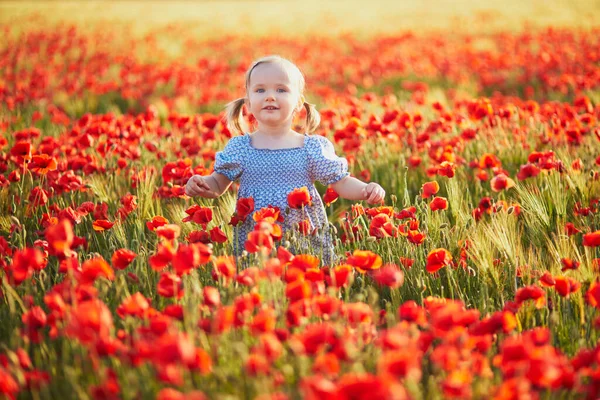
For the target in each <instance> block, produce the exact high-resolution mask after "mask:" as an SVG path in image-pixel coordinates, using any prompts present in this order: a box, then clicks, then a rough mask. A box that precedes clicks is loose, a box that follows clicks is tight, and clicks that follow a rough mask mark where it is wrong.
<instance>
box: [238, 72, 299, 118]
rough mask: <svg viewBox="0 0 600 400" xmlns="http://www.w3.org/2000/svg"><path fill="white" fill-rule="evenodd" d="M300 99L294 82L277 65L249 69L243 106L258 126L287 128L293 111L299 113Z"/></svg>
mask: <svg viewBox="0 0 600 400" xmlns="http://www.w3.org/2000/svg"><path fill="white" fill-rule="evenodd" d="M301 103H302V102H301V96H300V93H299V92H298V87H297V83H296V82H293V81H292V80H290V77H289V75H288V73H287V71H286V70H285V69H284V68H283V67H282V66H281V65H280V64H278V63H264V64H259V65H257V66H256V67H254V69H253V70H252V74H251V75H250V82H249V84H248V100H247V103H246V105H247V106H248V109H249V111H250V112H251V113H252V114H253V115H254V118H256V120H257V121H258V123H259V127H260V124H263V125H266V126H269V127H275V128H276V127H280V126H281V127H285V126H286V124H287V125H291V123H292V119H293V115H294V111H299V110H300V107H301V106H302V104H301Z"/></svg>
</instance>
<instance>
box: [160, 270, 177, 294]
mask: <svg viewBox="0 0 600 400" xmlns="http://www.w3.org/2000/svg"><path fill="white" fill-rule="evenodd" d="M157 288H158V294H159V295H160V296H162V297H167V298H168V297H177V298H181V297H182V296H183V282H182V281H181V278H180V277H179V276H177V275H176V274H171V273H168V272H163V273H162V274H161V275H160V279H159V281H158V285H157Z"/></svg>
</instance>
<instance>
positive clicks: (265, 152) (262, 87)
mask: <svg viewBox="0 0 600 400" xmlns="http://www.w3.org/2000/svg"><path fill="white" fill-rule="evenodd" d="M303 93H304V77H303V75H302V73H301V72H300V70H299V69H298V67H297V66H296V65H294V64H293V63H292V62H290V61H289V60H286V59H284V58H282V57H279V56H268V57H263V58H261V59H258V60H256V61H255V62H254V63H252V65H251V66H250V68H249V69H248V71H247V72H246V96H245V97H243V98H239V99H237V100H235V101H233V102H231V103H229V104H228V105H227V108H226V111H227V124H228V128H229V129H230V130H231V131H232V132H233V133H237V134H243V135H242V136H235V137H233V138H231V139H230V140H229V142H228V143H227V145H226V146H225V148H224V149H223V151H221V152H218V153H217V154H216V158H215V164H214V172H213V173H212V174H211V175H209V176H201V175H194V176H192V177H191V178H190V179H189V180H188V182H187V184H186V187H185V193H186V194H187V195H188V196H202V197H206V198H215V197H218V196H220V195H221V194H223V193H224V192H225V191H226V190H227V189H228V188H229V186H230V185H231V182H232V181H234V180H238V179H239V182H240V186H239V191H238V199H240V198H249V197H251V198H253V199H254V211H257V210H260V209H261V208H263V207H268V206H275V207H279V209H280V213H281V216H282V217H283V222H281V225H282V229H283V232H285V231H286V230H289V229H294V228H295V229H298V224H303V226H304V228H305V229H304V231H305V232H308V240H309V242H310V245H311V247H312V250H311V253H312V254H315V255H318V256H320V257H321V260H322V261H323V263H324V264H328V265H331V263H332V262H333V261H334V260H335V256H334V254H333V239H332V235H331V232H330V229H329V225H328V223H327V216H326V214H325V208H324V207H323V202H322V201H321V198H320V196H319V193H318V192H317V190H316V188H315V186H314V182H315V181H319V182H321V183H322V184H324V185H331V187H332V188H333V189H334V190H335V191H336V192H337V193H338V194H339V196H340V197H342V198H346V199H349V200H366V201H367V202H368V203H370V204H376V203H381V202H382V201H383V199H384V197H385V191H384V190H383V188H382V187H381V186H380V185H378V184H377V183H375V182H371V183H369V184H366V183H363V182H361V181H360V180H358V179H356V178H353V177H351V176H349V173H348V162H347V161H346V159H345V158H342V157H338V156H337V155H336V154H335V151H334V148H333V144H332V143H331V142H330V141H329V140H328V139H327V138H325V137H323V136H320V135H309V133H311V132H313V131H314V130H315V129H316V128H317V126H318V125H319V122H320V117H319V113H318V111H317V110H316V108H315V107H314V105H312V104H309V103H307V102H306V101H305V100H304V95H303ZM244 105H245V106H246V107H247V109H248V111H249V113H250V114H252V116H253V117H254V119H255V120H256V124H257V129H256V130H255V131H254V132H252V133H244V128H243V127H242V126H243V119H242V108H243V106H244ZM302 107H304V108H305V109H306V124H305V129H304V132H303V133H299V132H296V131H294V130H292V129H291V127H292V122H293V119H294V115H295V114H296V113H297V112H300V111H301V109H302ZM303 187H306V188H307V189H308V192H309V194H310V196H311V197H312V199H311V201H310V202H309V203H310V205H305V206H304V207H298V208H289V203H288V194H290V193H291V192H292V191H294V189H299V188H303ZM307 222H308V225H309V226H308V227H307V226H306V225H307ZM255 224H256V222H255V221H254V219H253V218H252V216H251V215H250V216H249V217H248V218H246V220H245V221H244V222H243V223H242V224H241V225H240V226H239V228H238V229H239V235H238V242H237V244H235V243H234V249H235V250H234V254H235V255H236V256H239V255H240V254H241V252H242V250H243V249H244V242H245V241H246V239H247V236H248V233H249V232H251V231H252V230H253V228H254V225H255ZM306 228H308V229H306ZM315 228H318V229H317V231H316V234H314V235H313V234H311V233H313V232H315ZM294 250H295V251H298V250H302V249H294ZM304 250H305V251H306V249H304Z"/></svg>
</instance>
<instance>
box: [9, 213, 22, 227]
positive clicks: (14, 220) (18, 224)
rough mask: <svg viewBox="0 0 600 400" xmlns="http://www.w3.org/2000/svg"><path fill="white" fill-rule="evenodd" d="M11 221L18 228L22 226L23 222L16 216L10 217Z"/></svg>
mask: <svg viewBox="0 0 600 400" xmlns="http://www.w3.org/2000/svg"><path fill="white" fill-rule="evenodd" d="M10 221H11V222H12V223H13V224H15V225H16V226H21V221H19V219H18V218H17V217H15V216H14V215H11V216H10Z"/></svg>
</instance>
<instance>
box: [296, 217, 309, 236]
mask: <svg viewBox="0 0 600 400" xmlns="http://www.w3.org/2000/svg"><path fill="white" fill-rule="evenodd" d="M298 232H300V233H301V234H302V235H304V236H307V235H310V233H311V232H310V221H309V220H307V219H305V220H303V221H300V222H298Z"/></svg>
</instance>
